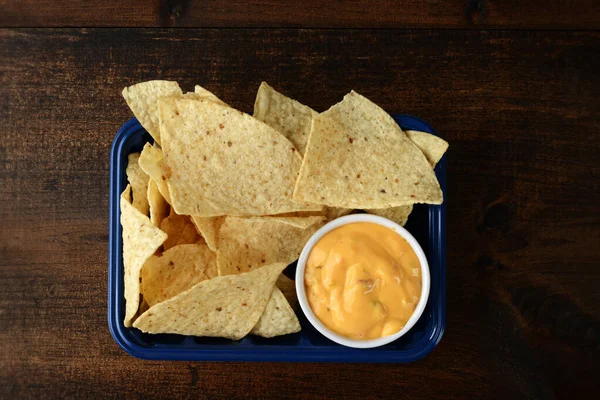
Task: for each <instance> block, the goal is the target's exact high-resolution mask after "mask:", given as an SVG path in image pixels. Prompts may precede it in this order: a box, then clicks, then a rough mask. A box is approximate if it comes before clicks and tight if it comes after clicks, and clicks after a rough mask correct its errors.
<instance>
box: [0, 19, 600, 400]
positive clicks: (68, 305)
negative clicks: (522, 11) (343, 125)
mask: <svg viewBox="0 0 600 400" xmlns="http://www.w3.org/2000/svg"><path fill="white" fill-rule="evenodd" d="M0 49H1V50H2V51H0V106H1V107H0V121H1V126H0V168H1V170H0V171H1V175H0V227H1V229H0V398H7V399H8V398H11V399H12V398H49V397H51V398H63V397H76V398H87V397H143V398H153V397H165V398H175V397H188V396H189V397H201V398H248V397H251V398H267V397H276V398H284V397H290V398H301V399H305V398H313V397H314V398H334V397H336V396H343V397H346V398H361V399H363V398H385V397H388V398H405V397H406V398H415V397H423V398H431V399H433V398H443V399H447V398H458V399H463V398H498V399H502V398H566V397H569V396H571V395H574V397H573V398H582V397H583V396H584V395H587V394H588V393H587V392H586V391H587V390H591V389H592V388H594V387H596V386H597V373H598V360H599V359H600V339H599V335H600V310H599V308H600V307H599V305H600V289H599V288H600V251H599V245H600V230H599V217H600V209H599V207H598V203H599V202H598V199H599V195H600V190H599V189H600V179H599V178H600V167H599V158H598V154H600V132H599V129H600V120H599V111H600V110H599V98H598V95H599V93H600V77H599V76H600V75H598V71H600V57H598V54H599V52H600V33H597V32H574V31H573V32H566V31H565V32H561V31H519V30H511V31H506V30H496V31H480V30H458V31H452V30H450V31H447V30H360V31H358V30H294V29H281V30H280V29H222V30H219V29H217V30H214V29H178V30H168V29H14V30H13V29H4V30H0ZM154 78H161V79H171V80H177V81H179V82H180V83H181V84H182V86H183V88H184V89H187V90H191V89H192V88H193V85H195V84H201V85H203V86H205V87H206V88H208V89H210V90H212V91H214V93H215V94H217V95H218V96H220V97H221V98H222V99H223V100H225V101H226V102H228V103H230V104H232V105H233V106H236V107H238V108H240V109H242V110H251V107H252V104H253V99H254V95H255V92H256V90H257V88H258V85H259V84H260V81H261V80H266V81H267V82H269V83H270V84H272V85H273V86H274V87H276V88H278V89H280V90H282V91H283V92H284V93H287V94H289V95H290V96H292V97H295V98H296V99H298V100H300V101H301V102H303V103H306V104H309V105H311V106H313V107H315V108H316V109H317V110H324V109H326V108H327V107H328V106H329V105H331V104H333V103H335V102H337V101H339V100H340V99H341V98H342V96H343V95H344V94H345V93H346V92H348V91H349V90H350V89H356V90H357V91H359V92H361V93H363V94H364V95H366V96H367V97H369V98H371V99H372V100H374V101H375V102H377V103H378V104H380V105H381V106H382V107H384V108H385V109H386V110H388V111H389V112H392V113H396V112H404V113H410V114H414V115H418V116H420V117H422V118H424V119H426V120H427V121H429V122H430V123H431V124H432V125H433V126H434V127H435V128H436V129H437V130H438V131H439V132H440V133H441V135H443V136H444V137H445V138H446V139H447V140H448V141H449V142H450V150H449V152H448V154H447V160H448V190H447V193H446V197H447V204H448V215H447V234H448V240H447V244H448V254H447V261H448V273H447V274H448V283H447V289H448V295H447V300H448V304H447V310H448V323H447V329H446V334H445V336H444V338H443V339H442V342H441V343H440V344H439V346H438V347H437V348H436V349H435V350H434V351H433V353H432V354H430V355H429V356H428V357H426V358H425V359H423V360H421V361H418V362H416V363H413V364H408V365H372V364H369V365H360V364H288V363H281V364H272V363H260V364H252V363H192V362H150V361H142V360H138V359H135V358H133V357H131V356H129V355H127V354H126V353H124V352H123V351H122V350H121V349H120V348H118V346H117V345H116V344H115V343H114V341H113V339H112V338H111V336H110V333H109V330H108V326H107V322H106V321H107V315H106V314H107V311H106V309H107V283H106V282H107V221H108V185H109V182H108V171H109V149H110V146H111V141H112V139H113V137H114V135H115V133H116V131H117V130H118V128H119V127H120V126H121V125H122V124H123V123H124V122H125V121H126V120H127V119H128V118H130V116H131V114H130V112H129V110H128V109H127V107H126V105H125V102H124V101H123V99H122V98H121V95H120V92H121V89H122V87H124V86H126V85H129V84H132V83H135V82H139V81H143V80H148V79H154Z"/></svg>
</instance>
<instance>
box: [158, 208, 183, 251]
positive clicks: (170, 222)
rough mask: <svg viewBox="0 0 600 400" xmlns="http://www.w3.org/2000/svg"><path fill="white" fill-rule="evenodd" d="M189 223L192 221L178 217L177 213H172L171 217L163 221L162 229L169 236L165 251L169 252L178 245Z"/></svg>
mask: <svg viewBox="0 0 600 400" xmlns="http://www.w3.org/2000/svg"><path fill="white" fill-rule="evenodd" d="M189 222H190V220H189V218H188V217H187V216H185V215H177V214H175V213H171V215H169V216H168V217H167V218H165V219H163V220H162V222H161V223H160V229H161V230H162V231H163V232H165V233H166V234H167V235H168V239H167V240H165V243H164V244H163V248H164V249H165V250H169V249H170V248H171V247H173V246H176V245H177V242H179V239H180V238H181V235H182V234H183V230H184V229H185V226H186V225H187V224H188V223H189Z"/></svg>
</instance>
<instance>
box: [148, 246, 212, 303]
mask: <svg viewBox="0 0 600 400" xmlns="http://www.w3.org/2000/svg"><path fill="white" fill-rule="evenodd" d="M215 276H217V257H216V255H215V253H214V252H212V251H211V250H210V249H209V248H208V246H207V245H205V244H183V245H179V246H175V247H172V248H170V249H169V250H167V251H165V252H164V253H162V254H161V255H160V256H151V257H150V258H149V259H148V260H147V261H146V263H145V264H144V266H143V268H142V294H143V295H144V299H145V301H146V302H147V303H148V305H149V306H150V307H152V306H153V305H155V304H158V303H160V302H161V301H165V300H167V299H170V298H171V297H175V296H177V295H178V294H179V293H181V292H184V291H186V290H188V289H189V288H191V287H192V286H194V285H195V284H196V283H198V282H202V281H204V280H207V279H212V278H214V277H215Z"/></svg>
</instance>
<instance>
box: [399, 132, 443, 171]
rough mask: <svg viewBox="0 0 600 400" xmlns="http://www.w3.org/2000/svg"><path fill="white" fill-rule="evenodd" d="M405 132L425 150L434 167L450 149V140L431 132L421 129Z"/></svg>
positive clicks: (424, 152)
mask: <svg viewBox="0 0 600 400" xmlns="http://www.w3.org/2000/svg"><path fill="white" fill-rule="evenodd" d="M404 133H406V136H408V138H409V139H410V140H412V141H413V143H414V144H415V145H416V146H417V147H418V148H419V150H421V151H422V152H423V154H424V155H425V157H426V158H427V161H429V164H431V166H432V167H435V165H436V164H437V163H438V162H439V161H440V160H441V159H442V157H443V156H444V153H445V152H446V150H448V142H446V141H445V140H444V139H442V138H440V137H438V136H435V135H432V134H431V133H426V132H420V131H404Z"/></svg>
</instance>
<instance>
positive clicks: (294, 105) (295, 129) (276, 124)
mask: <svg viewBox="0 0 600 400" xmlns="http://www.w3.org/2000/svg"><path fill="white" fill-rule="evenodd" d="M317 115H318V113H317V112H316V111H315V110H313V109H312V108H310V107H308V106H305V105H304V104H302V103H299V102H297V101H296V100H293V99H291V98H289V97H287V96H284V95H283V94H281V93H279V92H277V91H276V90H275V89H273V88H272V87H271V86H269V85H267V83H266V82H263V83H261V84H260V88H258V93H257V94H256V101H255V102H254V117H255V118H257V119H259V120H261V121H263V122H264V123H266V124H267V125H269V126H270V127H272V128H274V129H275V130H277V131H279V132H281V134H282V135H283V136H285V137H287V138H288V139H289V140H290V142H292V144H293V145H294V146H295V147H296V149H297V150H298V151H299V152H300V154H301V155H303V154H304V149H305V148H306V142H307V141H308V135H309V133H310V123H311V121H312V119H313V117H314V116H317Z"/></svg>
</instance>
